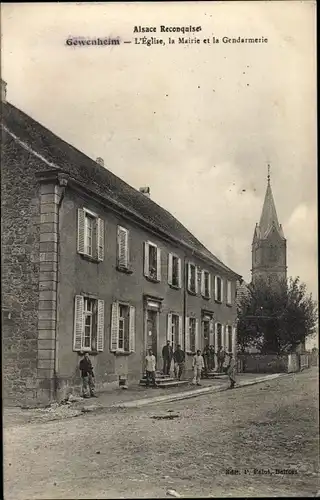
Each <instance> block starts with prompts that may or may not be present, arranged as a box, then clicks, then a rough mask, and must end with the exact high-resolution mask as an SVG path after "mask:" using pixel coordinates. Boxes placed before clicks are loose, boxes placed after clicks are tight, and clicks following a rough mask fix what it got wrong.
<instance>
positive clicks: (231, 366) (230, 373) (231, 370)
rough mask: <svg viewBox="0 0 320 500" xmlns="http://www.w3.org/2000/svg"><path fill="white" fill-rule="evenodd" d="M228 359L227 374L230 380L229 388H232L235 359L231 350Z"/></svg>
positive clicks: (234, 381)
mask: <svg viewBox="0 0 320 500" xmlns="http://www.w3.org/2000/svg"><path fill="white" fill-rule="evenodd" d="M229 356H230V359H229V365H228V368H227V374H228V377H229V380H230V389H233V388H234V385H235V383H236V360H235V359H234V357H233V353H232V352H231V353H230V354H229Z"/></svg>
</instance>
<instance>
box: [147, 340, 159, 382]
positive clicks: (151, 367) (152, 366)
mask: <svg viewBox="0 0 320 500" xmlns="http://www.w3.org/2000/svg"><path fill="white" fill-rule="evenodd" d="M146 376H147V380H146V387H149V386H150V384H151V385H152V386H153V387H157V383H156V357H155V355H154V354H153V352H152V349H148V354H147V356H146Z"/></svg>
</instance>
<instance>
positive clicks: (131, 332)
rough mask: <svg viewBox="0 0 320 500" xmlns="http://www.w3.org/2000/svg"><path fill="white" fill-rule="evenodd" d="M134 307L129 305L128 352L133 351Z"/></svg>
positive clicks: (134, 331)
mask: <svg viewBox="0 0 320 500" xmlns="http://www.w3.org/2000/svg"><path fill="white" fill-rule="evenodd" d="M135 334H136V328H135V308H134V307H133V306H130V310H129V350H130V352H134V351H135Z"/></svg>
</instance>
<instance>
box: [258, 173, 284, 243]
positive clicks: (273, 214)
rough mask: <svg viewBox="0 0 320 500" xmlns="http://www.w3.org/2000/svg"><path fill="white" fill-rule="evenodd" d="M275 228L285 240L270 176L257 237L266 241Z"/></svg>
mask: <svg viewBox="0 0 320 500" xmlns="http://www.w3.org/2000/svg"><path fill="white" fill-rule="evenodd" d="M273 228H275V229H276V230H277V231H278V233H279V234H280V236H281V237H282V238H284V234H283V230H282V226H281V224H279V221H278V215H277V210H276V205H275V202H274V198H273V194H272V189H271V184H270V176H268V185H267V190H266V194H265V197H264V203H263V208H262V212H261V217H260V222H259V225H257V226H256V228H255V237H257V238H261V239H265V238H267V236H268V234H269V233H270V231H271V230H272V229H273Z"/></svg>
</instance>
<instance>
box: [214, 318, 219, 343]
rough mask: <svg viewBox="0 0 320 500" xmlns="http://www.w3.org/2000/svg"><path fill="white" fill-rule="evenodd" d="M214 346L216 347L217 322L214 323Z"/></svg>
mask: <svg viewBox="0 0 320 500" xmlns="http://www.w3.org/2000/svg"><path fill="white" fill-rule="evenodd" d="M214 347H215V349H218V323H215V324H214Z"/></svg>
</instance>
